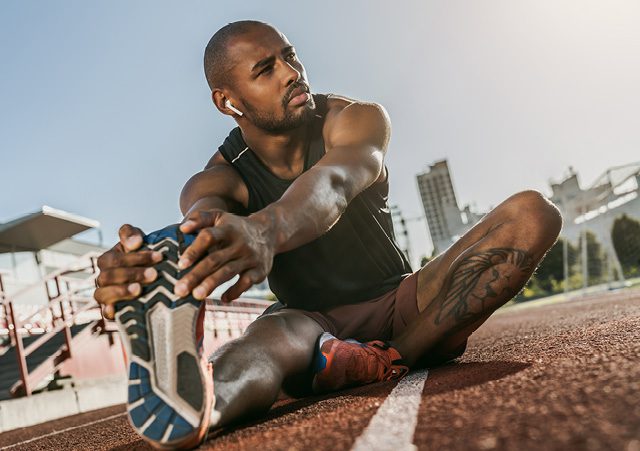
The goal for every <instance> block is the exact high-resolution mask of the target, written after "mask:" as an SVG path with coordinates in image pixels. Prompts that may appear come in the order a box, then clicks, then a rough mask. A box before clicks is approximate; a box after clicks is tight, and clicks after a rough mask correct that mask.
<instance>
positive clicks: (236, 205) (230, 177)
mask: <svg viewBox="0 0 640 451" xmlns="http://www.w3.org/2000/svg"><path fill="white" fill-rule="evenodd" d="M247 203H248V192H247V188H246V186H245V184H244V182H243V181H242V179H241V178H240V176H239V175H238V174H237V173H235V170H234V169H233V168H231V167H228V166H212V167H209V168H208V169H205V170H204V171H202V172H199V173H197V174H196V175H194V176H193V177H191V178H190V179H189V181H188V182H187V183H186V184H185V186H184V188H182V193H181V194H180V210H181V211H182V214H183V215H186V214H187V213H189V212H190V211H192V210H194V209H213V208H216V209H220V210H225V211H228V212H230V213H238V212H240V211H241V210H242V209H243V208H246V206H247Z"/></svg>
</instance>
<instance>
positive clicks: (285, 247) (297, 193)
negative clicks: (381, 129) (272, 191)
mask: <svg viewBox="0 0 640 451" xmlns="http://www.w3.org/2000/svg"><path fill="white" fill-rule="evenodd" d="M346 178H347V177H346V174H343V173H342V171H339V170H336V169H335V168H333V167H328V166H319V167H314V168H312V169H310V170H309V171H307V172H305V173H304V174H303V175H301V176H300V177H298V179H297V180H296V181H295V182H293V183H292V184H291V186H290V187H289V189H287V191H286V192H285V193H284V195H283V196H282V197H281V198H280V199H279V200H278V201H276V202H274V203H272V204H270V205H268V206H267V207H265V208H264V209H262V210H260V211H258V212H256V213H254V214H253V215H251V217H250V218H251V219H254V220H256V221H258V222H261V223H263V224H265V225H266V226H267V227H269V228H270V229H271V230H272V231H273V233H274V235H273V239H274V240H275V249H276V253H281V252H286V251H289V250H292V249H295V248H297V247H299V246H302V245H303V244H306V243H308V242H310V241H313V240H315V239H316V238H318V237H320V236H321V235H323V234H324V233H326V232H327V231H328V230H329V229H331V227H332V226H333V225H334V224H335V223H336V222H337V221H338V219H340V216H341V215H342V213H343V212H344V210H345V209H346V207H347V204H348V202H349V201H350V200H351V199H352V198H353V196H354V195H355V194H357V192H354V191H360V189H362V188H363V187H361V188H360V189H358V187H357V182H358V181H357V180H356V181H355V183H354V180H346ZM362 183H366V181H361V184H362ZM354 185H355V186H354ZM354 188H355V190H354Z"/></svg>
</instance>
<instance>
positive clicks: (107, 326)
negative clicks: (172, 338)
mask: <svg viewBox="0 0 640 451" xmlns="http://www.w3.org/2000/svg"><path fill="white" fill-rule="evenodd" d="M99 256H100V254H99V253H96V252H91V253H88V254H85V255H83V256H82V257H80V258H78V260H76V262H74V263H73V264H71V265H69V266H67V267H65V268H63V269H60V270H58V271H55V272H53V273H51V274H49V275H47V276H46V277H45V278H43V279H42V280H40V281H38V282H37V283H36V284H33V285H30V286H28V287H24V288H22V289H20V290H18V291H16V292H15V293H12V295H11V296H9V295H8V294H7V293H6V290H5V288H4V284H3V280H2V274H0V327H6V328H7V329H8V331H9V338H10V344H9V346H11V347H14V348H15V354H16V360H17V364H18V369H19V372H20V380H19V381H17V382H16V384H14V386H13V387H12V389H11V392H12V394H13V395H14V396H16V395H18V392H19V393H20V394H24V395H26V396H30V395H31V393H32V392H33V390H34V387H36V385H37V384H38V383H39V382H40V381H42V380H43V379H44V378H45V377H47V376H48V375H49V374H51V373H52V372H54V371H55V370H56V369H57V368H58V367H59V366H60V365H61V364H62V362H64V361H65V360H66V359H68V358H70V357H71V356H72V340H73V336H72V329H71V328H72V326H74V325H75V324H76V321H77V320H78V319H79V318H84V319H86V317H87V314H88V313H93V314H92V315H89V316H90V320H91V321H93V322H94V324H93V325H92V326H91V328H92V329H93V330H95V329H99V330H101V331H103V332H115V331H116V328H115V327H113V323H111V322H107V321H105V319H104V317H103V316H102V310H101V309H100V308H99V305H98V303H97V302H96V301H95V300H94V299H93V291H94V289H95V278H96V277H97V276H98V274H99V269H98V266H97V258H98V257H99ZM78 273H85V278H84V279H83V280H79V279H78V278H77V277H71V275H72V274H76V275H77V274H78ZM42 284H43V285H44V287H45V291H46V294H47V298H48V299H47V303H46V304H45V305H43V306H42V307H41V308H39V309H37V310H36V311H33V312H30V313H28V314H27V315H26V316H23V317H19V315H18V312H17V309H16V304H15V302H14V299H16V298H17V297H19V296H20V295H22V294H24V293H26V292H28V291H29V290H31V289H33V288H34V286H36V285H40V286H41V285H42ZM269 305H271V302H269V301H265V300H261V299H249V298H240V299H237V300H235V301H233V302H232V303H231V304H226V303H223V302H221V301H220V300H219V299H212V298H209V299H208V300H207V305H206V315H205V328H206V329H209V330H212V334H213V337H212V338H213V342H212V344H213V346H214V347H217V346H219V345H221V344H223V343H224V342H226V341H228V340H230V339H233V338H236V337H238V336H240V335H242V334H243V333H244V331H245V329H246V328H247V327H248V325H249V324H250V323H251V322H253V321H254V320H255V319H256V318H257V317H258V316H259V315H260V314H262V312H263V311H264V310H265V308H266V307H268V306H269ZM43 317H44V318H46V320H45V321H44V322H45V324H44V327H43V330H42V329H39V332H40V333H38V338H36V339H35V340H33V341H31V342H30V343H29V344H27V345H26V346H25V343H24V338H25V337H29V336H35V335H36V334H35V333H33V328H31V327H29V326H30V322H32V321H34V320H38V318H43ZM84 322H86V321H84ZM60 332H62V333H63V335H64V344H63V345H62V346H61V347H60V348H58V349H57V350H56V351H55V352H54V354H52V355H51V356H48V358H47V360H46V361H45V362H44V363H48V364H41V365H39V366H38V367H36V368H34V369H33V370H32V371H29V369H28V365H27V357H29V356H31V355H33V354H34V352H36V351H37V350H38V349H40V348H41V347H42V346H43V345H45V344H46V343H47V342H48V341H49V340H50V339H51V338H53V337H54V336H56V335H57V334H58V333H60ZM123 352H124V349H123ZM125 358H126V357H125Z"/></svg>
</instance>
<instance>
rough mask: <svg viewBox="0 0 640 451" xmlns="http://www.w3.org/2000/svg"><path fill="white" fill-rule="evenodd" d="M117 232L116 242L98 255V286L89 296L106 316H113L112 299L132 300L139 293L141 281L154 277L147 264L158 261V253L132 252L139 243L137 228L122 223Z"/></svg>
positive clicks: (144, 281) (154, 273)
mask: <svg viewBox="0 0 640 451" xmlns="http://www.w3.org/2000/svg"><path fill="white" fill-rule="evenodd" d="M118 234H119V235H120V242H119V243H118V244H116V245H115V246H113V248H111V250H109V251H107V252H105V253H104V254H102V255H101V256H100V257H99V258H98V267H99V268H100V275H99V276H98V278H97V280H96V283H97V285H98V287H99V288H97V289H96V291H95V293H94V295H93V297H94V298H95V299H96V301H98V303H100V304H102V312H103V314H104V316H105V318H108V319H113V317H114V315H115V308H114V303H115V302H118V301H126V300H131V299H135V298H136V297H137V296H139V295H140V293H141V292H142V284H147V283H151V282H153V281H154V280H155V279H156V277H158V273H157V271H156V270H155V269H154V268H151V266H153V265H154V264H156V263H158V262H160V261H162V253H160V252H155V251H136V249H138V248H140V246H142V236H143V233H142V231H141V230H140V229H138V228H136V227H133V226H130V225H129V224H125V225H123V226H122V227H120V230H119V231H118ZM134 251H136V252H134Z"/></svg>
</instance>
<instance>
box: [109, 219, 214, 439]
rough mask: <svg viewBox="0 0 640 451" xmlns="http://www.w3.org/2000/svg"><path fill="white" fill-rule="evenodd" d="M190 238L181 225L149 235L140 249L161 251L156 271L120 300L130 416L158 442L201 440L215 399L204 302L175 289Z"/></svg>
mask: <svg viewBox="0 0 640 451" xmlns="http://www.w3.org/2000/svg"><path fill="white" fill-rule="evenodd" d="M192 240H193V236H192V235H183V234H182V233H181V232H180V230H179V229H178V228H177V226H170V227H167V228H165V229H162V230H160V231H158V232H154V233H153V234H150V235H147V236H146V237H145V239H144V244H143V246H142V247H141V250H153V251H159V252H162V253H163V257H164V258H163V260H162V261H161V262H160V263H158V264H156V265H155V266H154V268H155V269H156V271H157V272H158V277H157V279H156V280H155V281H154V282H153V283H152V284H150V285H145V286H143V290H142V293H141V295H140V297H138V298H137V299H135V300H133V301H123V302H119V303H118V304H117V306H116V315H115V320H116V323H117V325H118V330H119V332H120V337H121V339H122V342H123V344H124V347H125V350H126V354H127V357H128V375H129V382H128V397H127V413H128V417H129V421H130V423H131V425H132V426H133V427H134V429H135V430H136V431H137V432H138V434H140V435H141V436H142V437H143V438H144V439H145V440H147V441H148V442H149V443H150V444H151V445H153V446H155V447H156V448H163V449H172V448H176V447H183V446H185V445H186V444H187V443H190V444H191V446H197V444H199V443H200V442H201V441H202V440H203V439H204V435H206V428H208V424H209V416H208V412H207V409H211V406H208V405H207V404H208V403H210V402H211V401H209V399H207V398H208V394H207V393H208V392H207V386H206V381H205V377H207V375H206V373H205V371H204V370H203V368H202V366H201V364H200V357H199V352H198V343H197V337H196V326H197V321H198V315H199V312H200V308H201V307H202V306H203V304H202V303H201V301H198V300H196V299H194V298H193V297H192V296H191V295H189V296H187V297H184V298H179V297H178V296H176V295H174V294H173V287H174V285H175V283H176V281H177V280H179V279H180V278H181V277H182V276H183V275H184V274H186V273H187V272H188V271H180V270H179V269H178V265H177V262H178V258H179V256H180V253H181V252H182V250H184V248H185V247H186V246H187V245H188V244H190V242H191V241H192ZM205 422H206V428H205V425H204V423H205ZM203 430H204V432H203ZM201 435H202V437H200V436H201Z"/></svg>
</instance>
